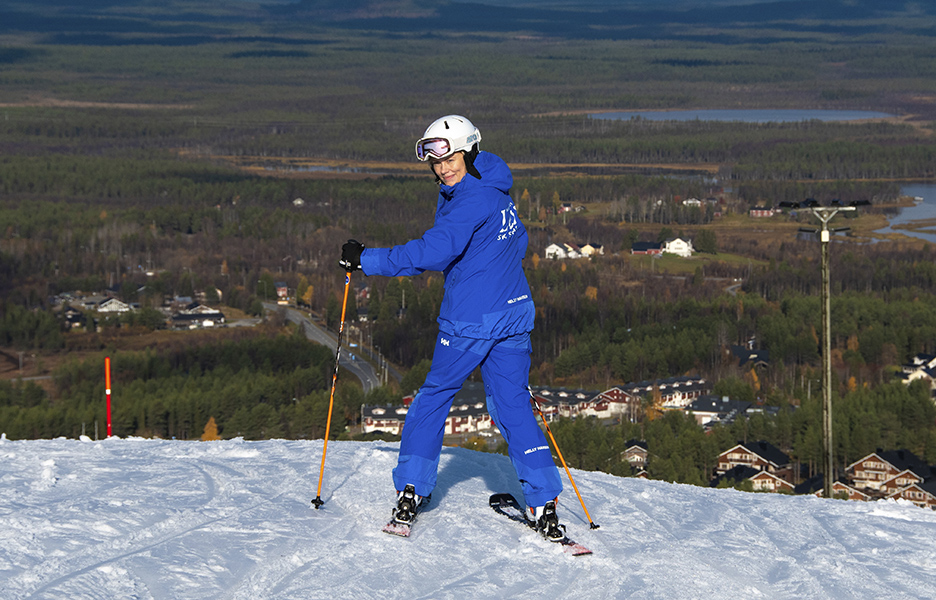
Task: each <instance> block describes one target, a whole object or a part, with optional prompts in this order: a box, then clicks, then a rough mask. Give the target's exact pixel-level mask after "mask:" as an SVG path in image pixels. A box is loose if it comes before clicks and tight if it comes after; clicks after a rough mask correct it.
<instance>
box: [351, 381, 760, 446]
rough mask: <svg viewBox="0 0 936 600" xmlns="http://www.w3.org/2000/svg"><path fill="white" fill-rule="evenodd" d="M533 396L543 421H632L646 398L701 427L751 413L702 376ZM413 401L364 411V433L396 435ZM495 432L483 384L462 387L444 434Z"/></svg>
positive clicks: (540, 390) (547, 390)
mask: <svg viewBox="0 0 936 600" xmlns="http://www.w3.org/2000/svg"><path fill="white" fill-rule="evenodd" d="M531 391H532V394H533V398H534V399H535V400H536V403H537V405H538V406H539V408H540V410H541V411H542V412H543V415H544V416H545V418H546V419H547V420H553V419H556V418H558V417H566V418H576V417H579V416H594V417H598V418H599V419H616V420H622V419H627V420H629V421H634V420H635V419H636V417H637V415H638V413H639V412H640V411H641V410H642V404H643V402H644V398H645V397H650V396H653V397H656V398H657V402H658V406H659V407H660V408H661V409H663V410H687V411H691V412H693V414H695V416H696V419H697V420H698V421H699V423H700V424H703V425H704V424H706V423H714V422H724V421H725V420H727V419H734V418H737V416H738V415H740V414H743V413H744V411H745V410H746V408H750V403H749V402H733V401H731V400H729V399H727V398H715V397H711V396H708V394H710V393H711V385H710V384H709V383H708V382H707V381H706V380H705V379H702V378H701V377H691V376H683V377H670V378H667V379H657V380H655V381H642V382H639V383H632V384H625V385H618V386H614V387H612V388H609V389H607V390H605V391H603V392H595V391H585V390H568V389H565V388H552V387H534V388H531ZM413 399H414V395H412V394H411V395H409V396H406V397H404V398H403V405H402V406H362V407H361V423H362V426H363V431H364V433H371V432H377V431H381V432H384V433H388V434H391V435H399V434H400V432H401V431H402V430H403V422H404V420H405V419H406V412H407V410H409V409H408V407H409V405H410V403H412V401H413ZM696 411H698V412H696ZM495 432H496V427H495V425H494V423H493V421H492V420H491V416H490V415H489V414H488V412H487V403H486V399H485V392H484V385H483V384H482V383H478V382H473V381H467V382H465V384H464V385H463V386H462V389H461V390H459V392H458V393H457V394H455V400H454V401H453V402H452V408H451V410H450V411H449V416H448V418H447V419H446V421H445V434H446V435H460V434H477V435H484V434H491V433H495Z"/></svg>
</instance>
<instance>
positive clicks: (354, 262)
mask: <svg viewBox="0 0 936 600" xmlns="http://www.w3.org/2000/svg"><path fill="white" fill-rule="evenodd" d="M361 252H364V244H362V243H361V242H359V241H357V240H348V241H347V242H346V243H345V245H344V246H342V247H341V260H339V261H338V264H339V265H340V266H341V268H342V269H344V270H345V271H347V272H348V273H350V272H351V271H357V270H359V269H360V268H361Z"/></svg>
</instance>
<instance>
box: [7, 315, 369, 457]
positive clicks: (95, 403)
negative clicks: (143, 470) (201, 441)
mask: <svg viewBox="0 0 936 600" xmlns="http://www.w3.org/2000/svg"><path fill="white" fill-rule="evenodd" d="M333 360H334V357H333V356H332V353H331V352H330V351H328V350H327V349H325V348H324V347H322V346H319V345H317V344H313V343H311V342H309V341H307V340H306V339H305V338H304V337H303V336H301V335H298V334H295V335H290V336H284V335H278V336H277V335H270V334H268V333H264V332H262V331H261V332H246V333H245V334H243V336H242V338H241V339H235V340H228V341H221V342H214V343H207V344H204V345H201V346H197V347H192V346H187V345H185V344H184V343H179V344H165V345H162V346H161V347H160V348H159V349H150V350H146V351H143V352H116V353H114V354H113V357H112V371H113V379H112V387H113V389H114V392H113V433H114V435H117V436H128V435H142V436H157V437H162V438H174V437H177V438H183V439H184V438H197V437H199V436H200V435H201V434H202V432H203V429H204V427H205V425H206V423H207V422H208V419H209V418H211V417H214V419H215V421H216V423H217V425H218V428H219V431H220V433H221V435H222V436H224V437H236V436H243V437H245V438H248V439H261V438H273V437H288V438H293V439H299V438H320V437H322V435H323V434H324V431H325V421H326V418H327V411H328V401H329V391H328V386H329V385H330V381H331V379H330V371H331V368H332V365H333ZM103 398H104V360H103V357H99V358H94V359H88V360H85V361H73V362H70V363H67V364H66V365H64V366H63V367H61V368H60V369H58V370H57V372H56V376H55V386H54V391H52V393H51V394H48V393H46V392H45V391H44V390H43V389H42V388H40V387H39V386H37V385H36V384H34V383H31V382H13V383H11V382H0V423H2V424H3V428H4V432H5V433H6V434H7V435H8V436H9V437H12V438H53V437H58V436H68V437H77V436H78V435H80V434H82V433H85V434H86V435H92V432H93V431H94V426H95V424H97V425H98V427H99V430H100V432H101V434H102V435H103V433H104V431H105V430H104V424H105V422H106V415H105V405H104V402H103V401H102V399H103ZM362 399H363V396H362V395H361V393H360V389H359V388H354V387H353V386H341V389H340V392H339V393H338V394H337V398H336V408H335V411H334V415H333V419H334V421H333V427H335V429H334V431H335V432H336V434H337V433H340V432H342V431H343V430H344V428H345V426H346V425H347V424H348V423H349V422H353V421H354V420H355V417H356V415H357V409H358V407H359V405H360V402H361V401H362Z"/></svg>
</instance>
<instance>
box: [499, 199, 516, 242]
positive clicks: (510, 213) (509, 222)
mask: <svg viewBox="0 0 936 600" xmlns="http://www.w3.org/2000/svg"><path fill="white" fill-rule="evenodd" d="M518 222H519V219H518V218H517V208H516V207H515V206H514V203H513V202H511V203H510V206H508V207H507V208H505V209H504V210H502V211H501V228H500V231H499V232H498V233H497V241H498V242H499V241H501V240H506V239H507V238H509V237H510V236H512V235H513V234H515V233H517V223H518Z"/></svg>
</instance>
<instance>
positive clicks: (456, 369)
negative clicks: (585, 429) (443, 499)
mask: <svg viewBox="0 0 936 600" xmlns="http://www.w3.org/2000/svg"><path fill="white" fill-rule="evenodd" d="M531 351H532V346H531V345H530V334H529V333H525V334H521V335H516V336H511V337H508V338H504V339H500V340H478V339H472V338H460V337H456V336H452V335H449V334H445V333H440V334H439V336H438V338H437V339H436V345H435V351H434V353H433V356H432V367H431V368H430V370H429V374H428V375H427V376H426V382H425V383H424V384H423V386H422V387H421V388H420V389H419V391H418V392H417V394H416V397H415V399H414V400H413V403H412V404H411V405H410V408H409V410H408V411H407V413H406V420H405V421H404V423H403V434H402V441H401V443H400V456H399V459H398V462H397V466H396V468H395V469H394V470H393V483H394V485H395V486H396V489H397V490H402V489H403V488H404V487H406V485H407V484H413V486H414V487H415V488H416V493H417V494H418V495H420V496H428V495H429V494H430V493H432V490H433V488H435V485H436V475H437V473H438V469H439V456H440V454H441V453H442V436H443V433H444V430H445V420H446V418H447V417H448V415H449V410H450V409H451V406H452V400H453V399H454V397H455V394H456V393H457V392H458V391H459V390H460V389H461V387H462V384H463V383H464V382H465V380H466V379H467V378H468V376H469V375H471V373H472V372H473V371H474V370H475V369H476V368H477V367H478V366H480V367H481V376H482V378H483V379H484V389H485V394H486V396H487V407H488V413H489V414H490V415H491V418H492V419H493V421H494V424H495V425H496V426H497V428H498V429H500V431H501V434H503V436H504V439H505V440H506V441H507V445H508V455H509V457H510V460H511V462H512V463H513V467H514V470H515V471H516V473H517V478H518V479H519V480H520V487H521V489H522V490H523V496H524V500H525V501H526V503H527V506H542V505H543V504H545V503H546V502H548V501H549V500H552V499H554V498H556V497H557V496H558V495H559V493H560V492H561V491H562V480H561V478H560V477H559V469H558V468H556V463H555V462H554V461H553V458H552V453H551V452H550V450H549V444H548V443H547V442H546V437H545V436H544V435H543V431H542V430H541V429H540V427H539V424H538V423H537V421H536V417H535V416H534V414H533V409H532V407H531V405H530V391H529V377H530V352H531Z"/></svg>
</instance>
